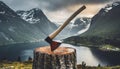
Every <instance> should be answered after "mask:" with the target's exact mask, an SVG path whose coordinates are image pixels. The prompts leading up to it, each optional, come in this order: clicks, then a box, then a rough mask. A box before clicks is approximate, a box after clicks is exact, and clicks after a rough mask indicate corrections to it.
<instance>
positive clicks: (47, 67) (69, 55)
mask: <svg viewBox="0 0 120 69" xmlns="http://www.w3.org/2000/svg"><path fill="white" fill-rule="evenodd" d="M76 62H77V61H76V50H75V49H74V48H70V47H59V48H57V49H56V50H55V51H53V52H52V51H51V49H50V46H45V47H40V48H36V49H35V50H34V60H33V69H77V66H76Z"/></svg>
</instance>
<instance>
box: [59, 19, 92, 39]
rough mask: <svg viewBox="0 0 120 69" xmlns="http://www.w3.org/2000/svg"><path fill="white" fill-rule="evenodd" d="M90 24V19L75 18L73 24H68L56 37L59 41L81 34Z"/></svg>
mask: <svg viewBox="0 0 120 69" xmlns="http://www.w3.org/2000/svg"><path fill="white" fill-rule="evenodd" d="M90 22H91V18H77V19H76V20H75V21H74V22H71V23H70V24H68V25H67V26H66V27H65V28H64V29H63V30H62V32H61V33H60V34H59V35H58V36H57V37H58V38H60V39H65V38H68V37H71V36H74V35H78V34H81V33H83V32H84V31H86V29H87V28H88V27H89V24H90Z"/></svg>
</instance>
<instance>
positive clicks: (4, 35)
mask: <svg viewBox="0 0 120 69" xmlns="http://www.w3.org/2000/svg"><path fill="white" fill-rule="evenodd" d="M0 34H1V35H2V36H3V37H4V38H5V39H6V40H9V38H8V37H7V36H6V35H5V34H4V33H3V32H0Z"/></svg>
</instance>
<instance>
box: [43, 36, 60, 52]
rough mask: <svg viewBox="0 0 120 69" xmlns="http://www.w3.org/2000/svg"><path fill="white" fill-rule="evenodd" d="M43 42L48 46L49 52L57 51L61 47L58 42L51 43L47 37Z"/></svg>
mask: <svg viewBox="0 0 120 69" xmlns="http://www.w3.org/2000/svg"><path fill="white" fill-rule="evenodd" d="M45 41H47V42H48V43H49V44H50V46H51V51H54V50H55V49H57V48H58V47H59V46H60V45H61V43H60V42H56V41H52V39H51V38H50V37H47V38H46V39H45Z"/></svg>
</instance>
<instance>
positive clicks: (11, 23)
mask: <svg viewBox="0 0 120 69" xmlns="http://www.w3.org/2000/svg"><path fill="white" fill-rule="evenodd" d="M22 13H23V11H19V12H17V13H16V12H15V11H13V10H12V9H11V8H9V7H8V6H7V5H6V4H5V3H3V2H2V1H0V45H4V44H11V43H22V42H34V41H40V40H41V39H44V38H45V37H46V35H48V34H49V33H50V32H52V31H54V30H55V29H56V28H57V27H56V25H55V24H53V23H51V22H50V21H49V20H48V19H47V17H46V16H45V15H44V13H43V12H42V11H41V10H40V9H32V10H30V11H29V12H28V14H29V15H28V16H26V19H29V20H30V19H31V21H29V20H28V21H27V20H24V19H22V18H21V17H20V16H19V15H20V14H21V15H22ZM18 14H19V15H18ZM24 14H25V13H24ZM32 17H33V20H32ZM24 18H25V17H24ZM35 19H38V20H37V21H36V20H35ZM46 27H47V28H46Z"/></svg>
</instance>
